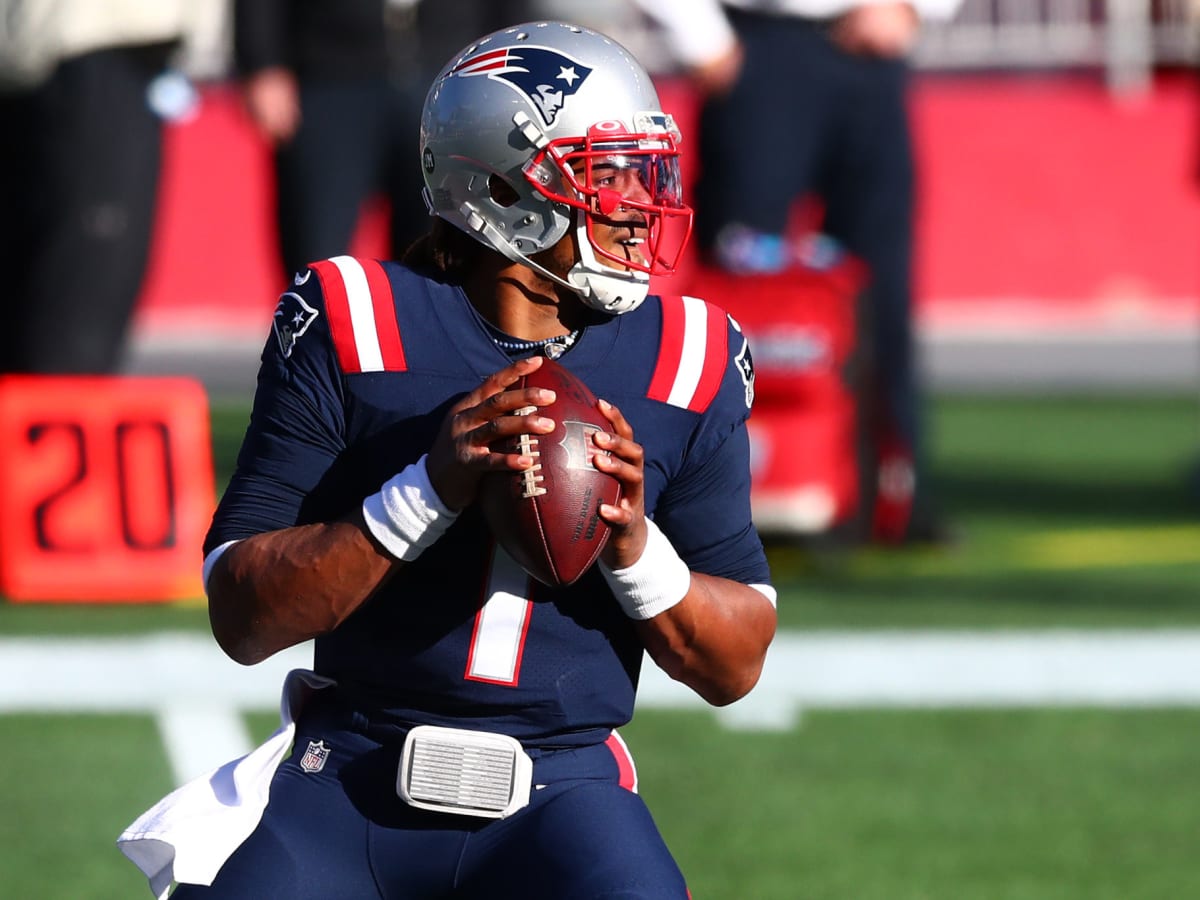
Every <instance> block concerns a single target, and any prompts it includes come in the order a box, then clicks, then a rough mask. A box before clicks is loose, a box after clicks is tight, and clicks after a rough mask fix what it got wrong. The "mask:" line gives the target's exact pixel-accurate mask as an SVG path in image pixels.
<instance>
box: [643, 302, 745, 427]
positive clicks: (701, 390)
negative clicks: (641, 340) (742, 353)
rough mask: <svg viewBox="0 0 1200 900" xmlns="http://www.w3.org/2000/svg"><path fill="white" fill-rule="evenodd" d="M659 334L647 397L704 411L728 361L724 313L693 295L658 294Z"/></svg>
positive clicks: (718, 384) (710, 401)
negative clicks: (660, 313)
mask: <svg viewBox="0 0 1200 900" xmlns="http://www.w3.org/2000/svg"><path fill="white" fill-rule="evenodd" d="M660 300H661V301H662V332H661V334H660V335H659V344H658V361H657V363H656V364H655V367H654V375H653V377H651V379H650V389H649V391H647V396H648V397H649V398H650V399H651V400H658V401H661V402H663V403H668V404H670V405H671V406H678V407H680V408H681V409H690V410H692V411H693V412H704V411H705V410H706V409H708V406H709V404H710V403H712V401H713V398H714V397H715V396H716V395H717V391H718V390H719V389H720V387H721V381H722V379H723V378H724V376H725V367H726V364H727V362H728V360H729V325H728V316H727V315H726V314H725V311H724V310H722V309H720V308H719V307H717V306H714V305H713V304H711V303H707V302H705V301H704V300H700V299H699V298H697V297H670V296H667V297H661V298H660Z"/></svg>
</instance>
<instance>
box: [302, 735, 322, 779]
mask: <svg viewBox="0 0 1200 900" xmlns="http://www.w3.org/2000/svg"><path fill="white" fill-rule="evenodd" d="M327 759H329V748H328V747H326V746H325V742H324V741H309V742H308V749H307V750H305V751H304V756H302V757H300V768H301V769H303V770H304V771H305V772H320V771H321V770H322V769H323V768H325V760H327Z"/></svg>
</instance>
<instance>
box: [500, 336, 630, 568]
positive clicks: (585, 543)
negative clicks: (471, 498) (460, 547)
mask: <svg viewBox="0 0 1200 900" xmlns="http://www.w3.org/2000/svg"><path fill="white" fill-rule="evenodd" d="M522 387H541V388H549V389H550V390H552V391H554V392H555V393H556V395H557V396H556V398H555V401H554V403H552V404H551V405H549V406H544V407H542V408H541V414H542V415H543V416H546V417H547V418H550V419H553V420H554V423H555V427H554V431H552V432H551V433H550V434H545V435H537V434H522V435H520V436H519V437H518V438H517V439H516V440H508V441H505V445H504V448H503V449H504V450H505V451H506V452H510V453H513V452H517V451H518V449H519V450H520V451H521V452H525V453H530V454H532V455H533V456H534V457H535V458H536V460H537V463H536V465H535V466H534V467H533V468H532V469H529V470H527V471H525V472H493V473H489V474H487V475H485V476H484V478H483V481H482V483H481V484H480V488H479V501H480V504H481V506H482V508H483V514H484V517H485V518H486V520H487V523H488V526H489V527H490V528H491V530H492V534H493V535H494V536H495V538H496V541H497V542H498V543H499V544H500V546H501V547H503V548H504V549H505V550H506V551H507V552H508V554H509V556H511V557H512V558H513V559H514V560H516V561H517V562H518V563H519V564H520V565H521V567H522V568H524V569H525V571H526V572H528V573H529V574H530V575H532V576H533V577H534V578H536V579H538V581H541V582H543V583H545V584H548V585H550V586H551V587H562V586H564V585H568V584H571V583H572V582H574V581H577V580H578V579H579V577H580V576H581V575H583V573H584V572H586V571H587V570H588V569H589V568H590V567H591V565H592V563H594V562H595V561H596V558H597V557H598V556H599V555H600V551H601V550H603V549H604V544H605V543H606V542H607V540H608V533H609V526H608V523H607V522H605V521H604V520H603V519H601V518H600V514H599V510H600V504H602V503H616V502H617V501H618V500H619V499H620V497H621V485H620V482H618V481H617V480H616V479H615V478H613V477H612V476H611V475H607V474H605V473H604V472H601V471H600V470H599V469H597V468H596V467H595V466H594V465H593V464H592V457H593V455H594V454H596V453H602V452H604V451H602V450H600V449H599V448H598V447H596V445H595V444H594V443H592V434H594V433H595V432H596V431H605V430H607V429H608V428H609V423H608V420H607V419H605V418H604V416H602V415H601V414H600V410H599V409H597V407H596V397H595V396H594V395H593V394H592V392H591V391H590V390H589V389H588V386H587V385H586V384H584V383H583V382H582V381H581V380H580V379H579V378H578V377H577V376H575V375H574V374H573V373H572V372H570V371H569V370H568V369H566V368H564V367H563V366H562V365H560V364H559V363H557V362H555V361H554V360H552V359H547V360H545V361H544V362H543V363H542V366H541V368H539V369H538V370H537V371H535V372H533V373H532V374H530V375H527V376H525V377H524V378H522V379H521V380H520V381H519V382H518V383H517V384H515V385H513V389H517V388H522Z"/></svg>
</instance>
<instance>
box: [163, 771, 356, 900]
mask: <svg viewBox="0 0 1200 900" xmlns="http://www.w3.org/2000/svg"><path fill="white" fill-rule="evenodd" d="M366 835H367V824H366V821H365V820H364V819H363V818H362V817H361V816H360V815H359V814H358V813H357V811H356V810H355V809H354V808H353V806H352V805H351V804H350V803H349V802H348V801H347V800H346V797H345V792H344V790H343V788H342V786H341V785H340V784H339V783H338V781H337V780H336V779H334V778H329V777H324V776H323V775H321V774H307V773H303V772H301V771H300V770H299V769H298V768H297V767H295V766H294V765H290V764H287V763H285V764H284V766H283V767H282V768H281V769H280V770H279V772H278V773H277V774H276V776H275V780H274V781H273V782H272V783H271V801H270V803H269V804H268V805H267V809H266V812H265V813H264V814H263V818H262V821H261V822H260V823H259V825H258V827H257V828H256V829H255V830H254V832H253V833H252V834H251V835H250V837H249V838H247V839H246V841H245V843H243V844H242V845H241V846H240V847H239V848H238V849H237V850H236V851H235V852H234V854H233V855H232V856H231V857H230V858H229V859H228V860H227V861H226V862H225V865H223V866H222V867H221V870H220V872H218V873H217V877H216V880H215V881H214V882H213V884H212V886H211V887H200V886H197V885H180V886H179V888H178V889H177V890H176V891H175V893H174V894H172V895H171V896H172V898H173V900H198V898H217V897H219V898H220V900H276V898H278V900H284V898H286V900H306V898H312V900H327V898H330V897H354V898H356V900H372V898H377V897H379V892H378V890H377V888H376V886H375V880H374V876H373V874H372V872H371V868H370V862H369V859H368V854H367V840H366Z"/></svg>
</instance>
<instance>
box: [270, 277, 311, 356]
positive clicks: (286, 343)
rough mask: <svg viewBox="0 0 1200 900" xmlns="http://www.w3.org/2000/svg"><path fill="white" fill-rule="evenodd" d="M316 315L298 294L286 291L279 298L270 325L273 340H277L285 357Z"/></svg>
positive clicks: (290, 353)
mask: <svg viewBox="0 0 1200 900" xmlns="http://www.w3.org/2000/svg"><path fill="white" fill-rule="evenodd" d="M316 317H317V311H316V310H315V309H313V308H312V307H311V306H309V305H308V304H307V303H305V302H304V298H303V297H301V296H300V295H299V294H293V293H292V292H291V291H288V292H287V293H286V294H284V295H283V296H281V297H280V298H279V304H278V305H277V306H276V307H275V318H274V321H273V323H272V327H273V328H274V331H275V340H277V341H278V342H279V352H280V353H282V354H283V358H284V359H287V358H288V357H289V356H291V355H292V350H293V349H295V347H296V341H297V340H298V339H299V338H300V336H301V335H302V334H304V332H306V331H308V326H309V325H311V324H312V323H313V320H314V319H316Z"/></svg>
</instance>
